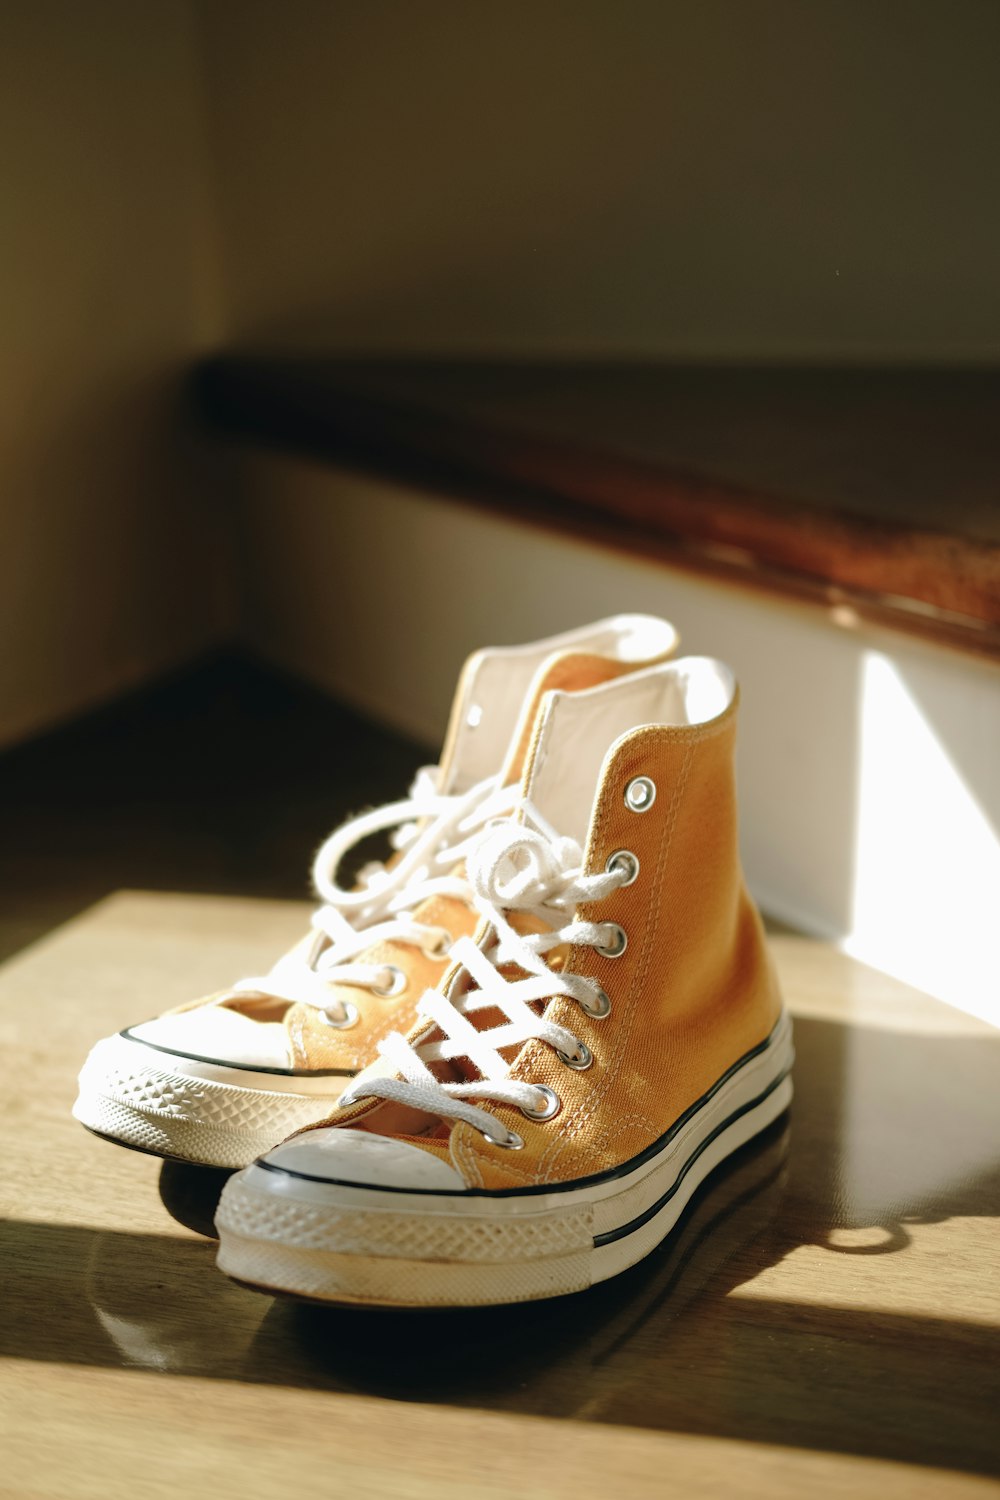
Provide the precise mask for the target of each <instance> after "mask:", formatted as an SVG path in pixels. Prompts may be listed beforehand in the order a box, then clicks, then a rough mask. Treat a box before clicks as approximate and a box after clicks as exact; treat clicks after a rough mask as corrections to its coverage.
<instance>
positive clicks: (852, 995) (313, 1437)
mask: <svg viewBox="0 0 1000 1500" xmlns="http://www.w3.org/2000/svg"><path fill="white" fill-rule="evenodd" d="M306 911H307V908H305V907H303V906H301V905H300V904H298V903H292V902H285V901H266V900H254V899H247V898H229V897H221V896H217V897H206V896H196V895H182V894H166V893H162V892H158V893H150V892H122V893H119V894H117V895H115V896H113V897H110V898H108V899H106V900H104V901H102V902H100V903H98V904H97V905H96V906H94V907H93V908H92V909H91V910H90V911H88V912H86V913H85V914H83V915H82V916H80V917H78V918H76V919H74V920H72V921H70V922H68V923H67V924H65V925H64V926H63V927H61V928H59V929H57V930H56V931H55V932H53V933H52V934H51V935H50V936H49V937H47V938H45V939H43V940H42V941H41V942H39V943H36V944H35V945H34V946H33V947H32V948H29V949H27V950H25V951H24V952H22V953H21V954H19V955H17V956H16V957H14V958H11V959H9V960H8V961H7V963H6V964H5V965H4V966H3V967H2V968H0V1041H2V1043H3V1058H4V1070H5V1076H4V1080H3V1096H2V1097H3V1137H2V1145H3V1162H4V1174H3V1175H4V1189H3V1192H4V1207H5V1210H6V1212H7V1215H8V1222H7V1224H6V1226H5V1228H4V1230H3V1241H4V1271H5V1292H6V1296H5V1303H4V1319H3V1322H2V1332H0V1354H2V1355H3V1362H2V1365H0V1403H2V1405H0V1411H2V1416H3V1430H4V1439H3V1441H4V1458H3V1462H2V1465H0V1492H2V1493H3V1494H5V1495H10V1496H17V1497H22V1496H24V1497H38V1500H41V1497H53V1500H54V1497H57V1496H58V1497H59V1500H75V1497H95V1500H96V1497H98V1496H101V1497H107V1496H109V1495H118V1494H122V1495H125V1494H141V1495H150V1496H153V1497H159V1496H168V1495H169V1496H171V1497H174V1496H176V1494H177V1493H178V1491H179V1490H180V1489H183V1490H184V1491H185V1492H186V1493H188V1494H191V1495H206V1496H207V1495H213V1496H221V1497H227V1496H230V1495H232V1496H236V1495H247V1494H252V1495H261V1496H265V1497H269V1496H272V1495H273V1496H279V1495H282V1496H284V1495H288V1494H303V1495H311V1494H317V1495H319V1494H323V1495H328V1494H331V1493H349V1494H351V1495H356V1496H359V1497H368V1496H371V1497H375V1496H386V1495H393V1496H399V1497H414V1500H417V1497H419V1500H430V1497H449V1500H450V1497H453V1496H454V1497H466V1496H485V1497H494V1496H497V1497H499V1496H507V1495H511V1494H518V1495H522V1496H526V1497H531V1500H534V1497H538V1500H542V1497H544V1500H549V1497H553V1500H555V1497H563V1496H571V1495H572V1496H589V1495H595V1496H596V1495H602V1496H604V1495H607V1494H608V1493H609V1491H611V1492H620V1493H623V1494H629V1495H643V1496H645V1495H649V1496H661V1495H665V1496H674V1495H677V1496H685V1495H691V1496H700V1495H708V1494H719V1493H728V1494H732V1495H735V1496H744V1495H746V1496H750V1495H754V1496H756V1495H768V1496H774V1495H777V1496H786V1495H787V1496H793V1495H794V1496H796V1497H798V1496H800V1495H802V1494H804V1493H810V1494H817V1495H844V1496H847V1495H859V1494H861V1495H866V1494H871V1495H876V1494H877V1495H879V1496H885V1497H895V1496H899V1497H901V1500H902V1497H904V1496H917V1497H921V1496H924V1495H926V1496H928V1497H930V1496H935V1497H936V1496H945V1497H951V1496H955V1497H961V1496H965V1495H969V1496H973V1495H977V1494H996V1493H1000V1486H998V1485H997V1483H996V1476H997V1475H998V1474H1000V1436H998V1424H997V1410H998V1397H1000V1377H998V1359H997V1356H998V1353H1000V1288H998V1284H997V1279H996V1276H995V1265H996V1250H995V1245H996V1219H997V1217H998V1215H1000V1087H998V1084H1000V1035H998V1034H997V1033H996V1032H995V1031H993V1030H991V1029H990V1028H988V1027H987V1026H985V1025H984V1024H983V1023H980V1022H977V1021H974V1020H972V1019H971V1018H969V1017H966V1016H963V1015H961V1014H959V1013H957V1012H954V1011H951V1010H948V1009H946V1008H945V1007H943V1006H940V1005H938V1004H937V1003H936V1002H933V1001H931V1000H928V999H927V998H926V997H925V996H922V995H919V994H918V993H916V992H914V991H912V990H909V989H907V988H906V987H905V986H903V985H900V984H898V983H896V982H894V981H892V980H888V979H886V978H884V977H883V976H880V975H877V974H874V973H873V972H872V971H870V970H867V969H865V968H864V967H863V966H862V965H859V964H856V963H854V962H853V961H851V960H849V959H847V958H845V957H843V956H842V955H839V954H837V953H834V952H832V951H831V950H829V949H827V948H825V947H824V946H823V945H821V944H816V943H813V942H810V941H807V940H805V939H802V938H798V937H796V936H794V935H792V934H779V935H776V936H775V937H774V939H773V941H774V947H775V953H776V956H777V959H778V963H779V966H780V970H781V976H782V981H783V984H784V986H785V990H786V993H787V996H788V999H789V1002H790V1004H791V1006H792V1009H793V1011H794V1013H795V1016H796V1027H797V1046H798V1061H797V1065H796V1101H795V1105H794V1107H793V1111H792V1115H791V1118H790V1120H789V1121H786V1122H783V1123H781V1124H780V1125H779V1126H778V1127H777V1128H776V1129H774V1130H772V1131H771V1132H770V1133H769V1135H768V1136H767V1137H766V1138H765V1139H763V1140H762V1141H761V1142H760V1143H759V1144H758V1145H757V1146H755V1147H753V1148H752V1149H750V1150H748V1151H746V1152H744V1153H742V1154H741V1155H740V1156H739V1157H738V1158H736V1159H734V1161H733V1163H732V1165H731V1166H730V1167H729V1169H728V1170H726V1171H724V1172H722V1173H720V1174H718V1175H717V1176H716V1177H715V1178H714V1179H713V1180H712V1181H711V1182H710V1183H709V1184H708V1185H707V1187H706V1189H705V1190H704V1191H703V1192H702V1193H701V1194H700V1195H699V1197H698V1199H697V1200H696V1202H695V1204H694V1205H693V1207H692V1210H691V1212H690V1213H689V1214H688V1216H687V1217H686V1218H685V1220H684V1222H683V1224H682V1225H681V1227H680V1230H679V1232H678V1234H677V1235H676V1236H675V1237H674V1238H673V1240H672V1241H670V1242H669V1243H668V1244H667V1245H665V1246H664V1247H662V1249H661V1250H660V1252H659V1253H658V1254H656V1255H654V1256H652V1257H651V1258H650V1259H649V1260H648V1261H647V1262H646V1263H645V1264H644V1265H643V1266H641V1267H638V1268H636V1270H635V1271H633V1272H631V1273H629V1274H628V1275H626V1276H625V1277H622V1278H620V1279H619V1280H618V1281H616V1282H614V1283H611V1284H610V1285H607V1286H605V1287H602V1288H597V1289H595V1290H594V1291H592V1292H589V1293H585V1294H582V1295H581V1296H579V1297H575V1298H571V1299H565V1300H563V1301H560V1302H554V1303H551V1304H536V1305H533V1306H531V1307H526V1308H515V1309H501V1310H494V1311H490V1310H487V1311H484V1312H472V1313H462V1314H458V1313H456V1314H443V1315H433V1316H432V1315H409V1316H408V1315H395V1314H390V1313H386V1314H380V1315H376V1316H371V1315H369V1314H366V1313H365V1312H357V1311H353V1312H352V1311H347V1310H344V1311H338V1310H334V1309H330V1310H324V1309H315V1308H308V1307H303V1306H298V1305H296V1304H294V1303H291V1302H283V1301H272V1300H271V1299H269V1298H267V1297H263V1296H259V1295H257V1294H255V1293H253V1292H250V1291H247V1290H245V1289H243V1288H240V1287H237V1286H235V1285H233V1284H231V1283H229V1282H228V1281H226V1280H225V1279H224V1278H223V1277H221V1276H220V1275H219V1274H218V1272H217V1271H216V1270H215V1268H214V1264H213V1260H214V1253H213V1247H212V1243H211V1241H210V1240H209V1239H207V1238H206V1237H205V1236H204V1235H203V1234H201V1233H199V1232H198V1230H199V1228H201V1229H203V1230H206V1229H208V1228H209V1226H210V1221H211V1215H212V1210H213V1207H214V1202H215V1201H216V1198H217V1194H218V1192H219V1190H220V1186H221V1180H222V1174H218V1173H211V1172H199V1171H198V1170H196V1169H185V1168H183V1167H180V1166H176V1165H175V1166H163V1165H162V1164H161V1163H159V1162H158V1161H156V1160H155V1159H153V1158H150V1157H145V1156H141V1155H138V1154H136V1153H131V1152H126V1151H122V1150H120V1149H118V1148H116V1147H114V1146H112V1145H110V1144H108V1143H106V1142H104V1141H100V1140H97V1139H95V1138H94V1137H91V1136H89V1135H87V1134H86V1133H85V1132H84V1131H83V1130H82V1129H81V1128H80V1127H79V1126H77V1125H76V1124H75V1123H74V1122H73V1121H72V1120H71V1119H70V1117H69V1106H70V1103H71V1101H72V1096H73V1091H74V1088H73V1085H74V1077H75V1072H76V1069H77V1067H78V1066H79V1063H80V1061H81V1059H82V1057H83V1054H84V1052H85V1051H86V1048H87V1046H88V1045H89V1043H90V1042H91V1041H92V1040H93V1039H94V1038H95V1037H97V1036H99V1035H101V1034H103V1033H106V1032H108V1031H110V1030H112V1029H114V1028H116V1027H118V1026H121V1025H123V1024H126V1023H127V1022H129V1021H134V1020H136V1019H138V1018H141V1017H143V1016H147V1015H149V1014H152V1013H154V1012H155V1011H157V1010H158V1009H160V1008H161V1007H162V1006H164V1005H167V1004H171V1003H174V1002H176V1001H177V1000H179V999H182V998H185V997H186V996H187V995H190V994H195V993H198V992H200V991H204V990H207V989H210V988H213V987H214V986H215V985H216V984H221V983H225V982H228V981H230V980H232V978H233V977H234V975H236V974H237V973H242V972H257V971H258V970H259V968H260V966H261V964H263V963H266V962H267V961H268V960H269V959H270V958H271V957H272V956H273V954H274V952H275V951H277V950H280V948H281V947H282V946H283V945H284V944H285V943H286V942H287V941H289V940H290V939H291V938H293V937H294V936H296V935H297V934H298V932H299V931H300V929H301V926H302V922H303V918H304V916H305V914H306Z"/></svg>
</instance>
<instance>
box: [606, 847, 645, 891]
mask: <svg viewBox="0 0 1000 1500" xmlns="http://www.w3.org/2000/svg"><path fill="white" fill-rule="evenodd" d="M604 868H605V870H606V871H607V872H608V874H609V875H612V874H615V873H617V872H620V873H621V874H623V875H624V876H625V879H624V880H623V881H622V886H623V887H624V886H626V885H631V884H632V882H633V881H634V880H635V879H637V877H638V874H639V859H638V856H637V855H635V854H633V853H632V851H631V849H616V850H615V852H614V854H609V855H608V862H607V864H606V865H605V866H604Z"/></svg>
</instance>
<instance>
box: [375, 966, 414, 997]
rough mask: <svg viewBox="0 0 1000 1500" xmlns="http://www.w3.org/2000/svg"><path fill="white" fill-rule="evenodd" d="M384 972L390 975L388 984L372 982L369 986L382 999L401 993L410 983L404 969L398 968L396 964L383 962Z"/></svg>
mask: <svg viewBox="0 0 1000 1500" xmlns="http://www.w3.org/2000/svg"><path fill="white" fill-rule="evenodd" d="M382 973H383V974H388V975H389V982H388V983H387V984H370V985H369V986H368V988H369V989H370V990H371V992H372V994H373V995H378V996H379V998H380V999H382V1000H389V999H392V998H393V996H395V995H401V994H402V993H403V991H404V990H405V989H406V986H407V984H408V983H409V980H408V979H407V977H406V975H405V974H404V973H403V971H402V969H399V968H397V967H396V965H395V964H383V965H382Z"/></svg>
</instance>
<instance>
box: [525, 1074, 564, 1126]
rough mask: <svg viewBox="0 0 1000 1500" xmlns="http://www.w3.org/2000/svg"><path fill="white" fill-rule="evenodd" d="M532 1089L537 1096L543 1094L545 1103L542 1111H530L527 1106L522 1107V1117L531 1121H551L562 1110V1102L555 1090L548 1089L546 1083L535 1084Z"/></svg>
mask: <svg viewBox="0 0 1000 1500" xmlns="http://www.w3.org/2000/svg"><path fill="white" fill-rule="evenodd" d="M531 1087H532V1088H533V1089H534V1091H535V1093H536V1094H541V1096H542V1098H543V1099H544V1100H545V1103H544V1104H543V1105H542V1107H541V1109H529V1107H528V1105H527V1104H522V1105H520V1110H521V1113H522V1115H524V1116H525V1118H526V1119H529V1120H551V1119H552V1116H553V1115H557V1114H558V1113H559V1111H560V1110H561V1109H562V1100H561V1099H560V1097H559V1095H558V1094H557V1093H556V1092H555V1090H554V1089H550V1088H547V1087H546V1085H545V1084H544V1083H533V1084H532V1085H531Z"/></svg>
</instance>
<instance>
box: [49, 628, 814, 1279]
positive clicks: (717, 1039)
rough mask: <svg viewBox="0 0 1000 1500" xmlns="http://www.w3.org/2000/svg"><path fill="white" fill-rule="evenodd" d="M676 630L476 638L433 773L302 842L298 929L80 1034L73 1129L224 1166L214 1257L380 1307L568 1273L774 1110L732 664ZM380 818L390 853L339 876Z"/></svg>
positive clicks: (773, 1056)
mask: <svg viewBox="0 0 1000 1500" xmlns="http://www.w3.org/2000/svg"><path fill="white" fill-rule="evenodd" d="M676 645H677V636H676V632H675V631H674V629H673V627H672V626H671V625H669V624H668V623H667V622H665V621H662V620H658V619H655V618H652V617H648V616H637V615H626V616H618V617H615V618H613V619H610V620H605V621H601V622H599V623H598V624H596V625H593V626H590V627H587V628H585V629H583V630H577V631H572V632H569V633H567V634H565V635H561V636H557V637H554V638H552V639H550V640H546V641H541V642H537V643H535V644H532V645H529V646H523V647H518V648H512V649H498V650H486V651H482V652H479V653H477V654H476V655H475V656H473V657H472V658H471V659H470V660H469V662H468V663H467V664H466V667H465V669H464V671H463V673H462V676H461V678H460V680H459V685H458V690H457V692H456V696H455V701H454V706H453V710H452V716H451V721H450V726H449V730H448V734H447V738H446V741H445V746H444V750H443V753H442V757H441V763H440V766H439V767H437V768H433V769H427V770H425V771H422V772H421V773H419V774H418V777H417V780H416V782H415V783H414V786H413V788H412V790H411V794H410V796H409V797H408V798H407V799H405V800H404V801H401V802H398V803H393V804H390V805H389V806H387V807H385V808H382V809H379V810H378V811H376V812H372V813H368V814H365V815H363V816H362V817H360V818H357V819H355V820H353V821H352V822H351V823H349V824H347V825H346V826H345V827H344V828H343V829H341V830H339V831H338V832H336V833H335V834H334V835H333V836H332V837H331V838H330V839H329V840H328V841H327V843H326V844H325V845H324V846H323V847H322V849H321V850H320V852H319V854H318V856H317V859H316V865H315V869H314V879H315V885H316V889H317V893H318V895H319V898H320V900H321V903H322V904H321V905H320V907H319V909H318V910H317V912H316V913H315V914H314V917H313V921H312V929H311V931H310V933H309V934H307V936H306V937H305V938H304V939H303V940H302V942H301V943H300V944H299V945H297V946H296V948H294V949H293V950H292V952H291V953H289V954H287V955H286V956H285V957H283V958H282V959H281V960H280V961H279V962H278V963H277V964H276V965H275V966H274V968H273V969H272V970H271V971H270V973H269V974H267V975H264V976H261V977H257V978H253V979H245V980H241V981H240V982H239V983H238V984H237V985H236V986H234V987H233V988H232V989H231V990H227V991H224V992H223V993H221V994H218V995H214V996H210V997H208V999H205V1000H200V1001H196V1002H194V1003H192V1004H190V1005H187V1006H182V1007H180V1008H179V1009H178V1010H176V1011H173V1012H170V1013H168V1014H166V1015H164V1016H161V1017H159V1018H158V1019H156V1020H152V1021H147V1022H145V1023H144V1024H142V1025H138V1026H134V1027H131V1028H129V1029H127V1030H125V1031H123V1032H121V1033H120V1034H119V1035H117V1036H115V1037H109V1038H107V1039H106V1040H104V1041H101V1042H99V1043H98V1044H97V1046H96V1047H95V1048H94V1049H93V1051H92V1052H91V1054H90V1056H89V1058H88V1059H87V1062H86V1064H85V1066H84V1068H83V1071H82V1073H81V1075H80V1093H79V1098H78V1099H77V1102H76V1105H75V1107H74V1113H75V1115H76V1117H77V1119H79V1120H80V1121H81V1122H82V1123H83V1124H84V1125H86V1126H88V1127H89V1128H90V1129H92V1130H95V1131H97V1132H98V1133H100V1134H102V1135H105V1136H108V1137H110V1138H111V1139H113V1140H116V1141H120V1142H121V1143H122V1144H125V1145H129V1146H134V1147H138V1148H140V1149H143V1150H147V1151H152V1152H154V1153H156V1154H158V1155H162V1156H166V1157H172V1158H179V1159H181V1160H184V1161H189V1162H196V1163H199V1164H202V1165H209V1166H221V1167H233V1168H237V1167H238V1168H242V1169H243V1170H241V1171H239V1172H237V1173H236V1174H235V1175H234V1176H233V1177H231V1178H230V1180H229V1181H228V1182H227V1184H226V1187H225V1189H224V1191H223V1194H222V1198H221V1201H220V1204H219V1211H218V1214H217V1218H216V1228H217V1230H218V1233H219V1241H220V1247H219V1260H218V1263H219V1266H220V1268H221V1269H222V1270H223V1271H225V1272H227V1273H228V1274H229V1275H230V1276H233V1277H234V1278H236V1279H237V1280H239V1281H242V1282H246V1283H249V1284H251V1285H254V1286H259V1287H261V1288H262V1289H265V1290H267V1291H284V1292H290V1293H293V1294H297V1295H299V1296H304V1297H309V1298H316V1299H320V1300H323V1301H333V1302H347V1303H359V1304H372V1305H383V1306H422V1307H428V1306H456V1305H463V1306H472V1305H483V1304H491V1303H504V1302H518V1301H524V1300H529V1299H533V1298H539V1297H549V1296H555V1295H559V1294H563V1293H568V1292H573V1291H577V1290H580V1289H582V1288H584V1287H587V1286H590V1285H592V1284H593V1283H595V1282H597V1281H601V1280H604V1279H606V1278H608V1277H610V1276H613V1275H615V1274H617V1273H618V1272H620V1271H622V1270H624V1269H625V1268H626V1267H628V1266H630V1265H633V1264H634V1263H635V1262H636V1261H638V1260H639V1259H641V1258H642V1257H643V1256H645V1255H646V1254H648V1253H649V1251H650V1250H652V1249H653V1248H654V1246H655V1245H657V1244H658V1243H659V1242H660V1241H661V1240H662V1239H663V1238H664V1237H665V1235H666V1234H667V1233H669V1231H670V1229H671V1228H672V1227H673V1225H674V1224H675V1223H676V1221H677V1219H678V1218H679V1217H680V1215H681V1213H682V1212H683V1209H684V1207H685V1205H686V1204H687V1202H688V1201H689V1199H690V1197H691V1195H692V1194H693V1192H694V1191H695V1189H696V1188H697V1187H698V1185H699V1184H700V1183H701V1182H702V1181H703V1180H704V1179H705V1177H706V1176H707V1175H708V1174H709V1173H710V1172H711V1171H712V1170H713V1169H714V1168H715V1167H716V1166H717V1165H718V1164H719V1163H720V1162H721V1161H722V1160H723V1159H724V1158H725V1157H727V1156H728V1155H729V1154H730V1153H732V1152H733V1151H735V1150H737V1149H738V1148H739V1147H740V1146H741V1145H743V1144H744V1143H745V1142H746V1141H748V1140H749V1139H751V1137H752V1136H754V1135H755V1134H757V1133H758V1132H759V1131H761V1130H763V1129H765V1128H766V1127H767V1126H768V1125H769V1124H771V1122H772V1121H774V1120H775V1119H776V1118H777V1117H778V1116H779V1115H780V1114H781V1113H782V1112H783V1110H784V1109H785V1108H786V1107H787V1105H788V1103H789V1101H790V1098H791V1078H790V1070H791V1063H792V1042H791V1027H790V1023H789V1021H788V1018H787V1015H786V1014H785V1012H784V1010H783V1008H782V1005H781V1001H780V997H779V993H778V988H777V984H776V982H775V978H774V973H773V970H772V967H771V964H770V961H769V957H768V953H767V948H766V944H765V940H764V936H763V931H762V927H761V922H760V918H759V915H758V913H757V911H756V908H755V907H754V905H753V903H752V901H751V899H750V897H749V895H748V893H747V890H746V887H745V884H744V880H743V876H742V872H741V868H740V863H739V855H738V850H737V825H736V797H735V784H734V767H733V749H734V738H735V731H736V711H737V697H738V695H737V689H736V684H735V682H734V679H733V676H732V673H731V672H730V671H729V669H728V668H727V667H726V666H724V665H723V664H722V663H721V662H718V661H714V660H712V659H709V658H705V657H682V658H677V659H675V658H674V651H675V649H676ZM390 829H392V830H394V833H393V838H392V843H393V848H394V852H393V854H392V856H391V857H390V858H389V859H388V860H387V861H385V862H384V863H382V864H378V865H373V866H368V867H366V868H365V869H364V870H362V872H361V875H360V877H359V878H358V880H357V882H356V884H355V885H354V886H353V887H352V888H349V889H348V888H345V887H344V886H342V885H340V884H339V883H338V873H339V867H340V864H341V862H342V861H343V858H344V856H345V854H346V853H347V852H348V850H349V849H350V848H351V847H352V846H353V845H354V844H355V843H356V842H358V841H359V840H360V839H362V838H364V837H366V836H367V835H369V834H371V833H373V832H375V831H378V830H382V831H387V830H390Z"/></svg>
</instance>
